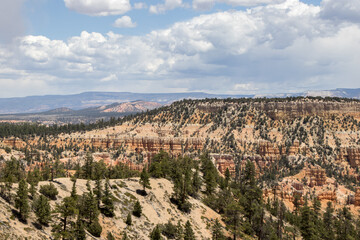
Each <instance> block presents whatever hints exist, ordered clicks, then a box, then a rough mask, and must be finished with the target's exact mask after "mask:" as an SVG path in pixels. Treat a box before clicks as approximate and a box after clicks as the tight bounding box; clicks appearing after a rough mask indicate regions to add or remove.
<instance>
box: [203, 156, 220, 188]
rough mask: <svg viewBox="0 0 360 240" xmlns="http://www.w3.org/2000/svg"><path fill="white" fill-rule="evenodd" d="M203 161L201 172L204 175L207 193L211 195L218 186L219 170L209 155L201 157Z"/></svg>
mask: <svg viewBox="0 0 360 240" xmlns="http://www.w3.org/2000/svg"><path fill="white" fill-rule="evenodd" d="M200 160H201V171H202V173H203V179H204V183H205V187H206V191H205V192H206V193H207V194H208V195H211V194H213V193H214V191H215V188H216V186H217V182H216V179H217V170H216V168H215V166H214V164H213V163H212V162H211V160H210V157H209V155H208V154H204V155H201V156H200Z"/></svg>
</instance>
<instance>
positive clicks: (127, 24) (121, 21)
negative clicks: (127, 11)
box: [114, 16, 136, 28]
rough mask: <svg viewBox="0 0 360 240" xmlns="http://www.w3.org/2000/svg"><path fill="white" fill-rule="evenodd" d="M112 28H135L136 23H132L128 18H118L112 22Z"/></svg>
mask: <svg viewBox="0 0 360 240" xmlns="http://www.w3.org/2000/svg"><path fill="white" fill-rule="evenodd" d="M114 27H117V28H134V27H136V23H134V22H132V20H131V18H130V17H129V16H122V17H121V18H118V19H116V20H115V22H114Z"/></svg>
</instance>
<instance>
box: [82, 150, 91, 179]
mask: <svg viewBox="0 0 360 240" xmlns="http://www.w3.org/2000/svg"><path fill="white" fill-rule="evenodd" d="M93 163H94V159H93V156H92V155H91V153H89V152H88V153H86V157H85V164H84V166H83V173H84V177H85V178H86V179H92V177H93V167H94V164H93Z"/></svg>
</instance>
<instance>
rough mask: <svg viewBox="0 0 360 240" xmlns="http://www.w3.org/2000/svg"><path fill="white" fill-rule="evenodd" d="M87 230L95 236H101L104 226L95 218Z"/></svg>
mask: <svg viewBox="0 0 360 240" xmlns="http://www.w3.org/2000/svg"><path fill="white" fill-rule="evenodd" d="M87 230H88V231H89V233H90V234H92V235H93V236H95V237H100V235H101V232H102V227H101V225H100V223H99V219H98V218H95V219H94V220H93V221H92V222H91V223H90V224H89V225H88V227H87Z"/></svg>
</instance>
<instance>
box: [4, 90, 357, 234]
mask: <svg viewBox="0 0 360 240" xmlns="http://www.w3.org/2000/svg"><path fill="white" fill-rule="evenodd" d="M6 127H7V128H8V130H9V131H11V128H10V126H9V125H7V126H6ZM16 127H17V132H18V131H20V130H21V125H16ZM30 127H31V126H30ZM24 128H26V126H24ZM67 128H68V129H70V128H71V126H67ZM19 129H20V130H19ZM49 129H50V128H49ZM49 131H50V130H49ZM19 136H20V138H4V139H3V140H2V143H1V144H2V146H3V149H4V150H3V151H2V152H1V155H2V157H3V159H4V162H5V163H6V162H8V161H11V156H14V157H15V158H16V159H19V160H20V161H21V160H23V161H24V164H25V166H26V167H27V168H29V169H36V168H39V169H41V171H45V169H49V168H50V167H51V166H57V168H58V167H59V166H62V168H63V169H66V170H67V171H68V172H69V174H70V172H72V174H73V173H74V172H75V171H77V169H78V168H79V167H78V166H82V169H84V170H83V171H85V169H86V162H87V159H88V158H89V157H88V156H89V155H90V156H91V157H92V158H93V159H94V164H104V165H106V166H108V168H109V170H108V171H109V172H108V176H109V177H110V178H118V177H117V176H121V177H122V178H127V176H133V175H131V174H130V175H128V171H130V173H132V174H135V175H136V174H139V172H140V171H144V169H145V171H148V172H149V174H150V175H151V176H152V177H154V178H158V179H156V180H155V179H152V180H151V181H152V186H153V185H154V184H153V182H154V181H160V182H162V181H165V182H167V180H164V179H163V178H169V176H170V179H172V181H173V184H174V186H190V185H192V183H193V181H195V180H194V179H193V178H195V176H197V175H196V174H195V173H197V172H198V171H200V172H201V174H200V176H201V177H200V179H201V182H202V183H201V184H200V185H201V190H200V189H199V188H197V191H198V193H197V194H200V195H199V196H200V198H199V199H198V200H195V199H194V198H192V194H194V192H191V191H192V190H191V189H190V190H186V189H187V187H183V188H182V189H183V190H181V191H185V193H182V194H183V195H181V194H180V195H181V196H185V197H184V198H180V197H179V196H178V198H177V199H175V200H174V201H173V202H172V203H170V205H166V204H168V202H163V203H161V204H164V206H165V205H166V207H165V208H168V207H169V206H171V204H172V206H173V207H174V206H176V204H177V205H178V208H179V209H183V211H184V209H185V211H186V209H187V200H186V196H187V195H186V194H188V196H191V197H190V198H189V202H191V203H193V204H195V205H199V206H200V202H202V203H204V204H206V205H207V206H208V207H210V208H211V209H213V211H214V213H216V214H219V215H218V216H219V217H220V218H221V219H222V220H223V221H224V223H225V224H226V225H227V227H228V228H227V229H228V230H229V232H230V234H233V235H236V237H237V239H241V238H240V237H246V236H247V235H250V236H252V237H255V238H257V237H259V236H263V235H266V236H267V237H269V238H270V236H271V235H274V234H275V235H276V236H277V238H274V239H281V236H282V234H284V235H286V236H287V237H288V238H290V237H299V236H300V235H302V236H306V234H307V233H306V232H304V231H305V230H304V229H303V228H302V227H303V226H302V225H301V224H302V223H303V222H304V221H302V220H301V219H300V218H302V217H305V215H304V216H303V214H305V212H306V211H311V213H310V214H312V216H315V215H319V216H321V217H317V218H310V219H308V220H306V221H305V222H311V223H312V224H315V226H319V229H317V230H316V231H315V230H314V232H313V233H311V234H315V235H316V234H318V235H316V236H320V235H321V234H324V228H325V226H327V224H325V223H324V222H323V220H324V219H323V218H322V216H323V213H325V212H327V211H330V210H331V209H330V210H329V205H328V204H329V203H331V208H332V209H333V210H332V211H333V212H334V214H333V217H334V219H336V224H337V225H335V224H334V223H331V224H333V225H331V226H333V228H334V229H336V231H337V232H334V234H336V235H337V236H341V234H342V233H341V229H342V228H343V227H344V226H345V225H348V226H352V227H353V230H351V231H352V232H351V234H352V236H355V233H356V231H355V229H357V227H356V226H357V225H356V221H357V219H358V218H359V215H358V212H359V210H360V188H359V187H358V183H359V179H360V172H359V167H360V101H359V100H354V99H341V98H319V97H306V98H304V97H293V98H272V99H265V98H263V99H245V98H242V99H203V100H182V101H178V102H174V103H172V104H171V105H167V106H162V107H160V108H156V109H154V110H150V111H147V112H142V113H139V114H136V115H134V116H131V117H130V116H129V117H126V118H123V119H121V121H120V120H119V121H114V122H112V123H109V125H106V124H103V125H98V127H94V128H92V130H88V131H85V130H82V131H76V130H74V131H67V132H66V133H60V134H52V133H51V132H48V133H47V132H46V129H45V130H44V129H43V132H42V134H41V135H37V136H36V134H32V135H31V136H30V135H19ZM189 159H190V160H189ZM188 162H190V163H189V164H188ZM77 164H78V165H77ZM95 166H101V165H95ZM116 167H119V168H120V169H122V170H121V171H125V172H122V174H120V175H114V176H112V175H111V171H113V170H112V169H114V168H116ZM98 168H99V167H95V169H98ZM124 169H125V170H124ZM178 170H179V171H180V173H179V172H177V171H178ZM181 171H183V172H181ZM207 171H210V172H211V174H215V172H216V174H215V175H217V176H216V177H214V176H213V178H209V176H208V174H209V173H208V172H207ZM55 172H56V174H57V172H58V170H56V171H55ZM59 172H60V173H59V174H58V176H59V177H62V176H64V172H63V173H61V171H59ZM179 176H180V179H181V180H176V178H177V177H179ZM85 177H86V175H84V176H82V178H85ZM186 178H188V180H185V179H186ZM195 179H196V178H195ZM209 179H210V180H209ZM255 179H256V180H255ZM112 181H116V180H112ZM118 181H120V180H118ZM121 181H126V180H121ZM179 181H180V182H179ZM165 182H162V184H163V187H164V186H165V185H166V184H170V183H169V182H167V183H165ZM195 182H196V181H195ZM131 183H134V184H135V182H132V181H126V185H129V186H131V187H129V189H131V190H130V192H132V191H136V189H137V188H138V187H139V186H138V183H136V184H137V185H131ZM155 185H156V183H155ZM244 185H245V186H244ZM166 186H170V185H166ZM160 188H161V187H160ZM189 188H190V187H189ZM125 189H127V188H125ZM166 189H168V188H166ZM184 189H185V190H184ZM209 189H210V190H209ZM127 190H128V189H127ZM151 191H157V190H156V189H155V188H154V189H152V190H151ZM166 191H167V192H168V193H169V191H168V190H166ZM179 191H180V190H178V191H175V192H174V193H175V195H176V194H179ZM181 191H180V192H181ZM186 191H189V192H186ZM248 191H250V192H251V193H252V194H248ZM162 194H165V193H160V192H159V193H158V192H156V193H155V192H154V195H155V196H156V197H157V198H158V196H161V195H162ZM184 194H185V195H184ZM197 194H195V195H197ZM149 195H151V194H149ZM165 195H166V194H165ZM168 196H169V195H168ZM136 197H137V198H141V197H140V196H136ZM158 199H159V198H158ZM169 199H170V198H169ZM169 199H168V200H169ZM144 201H145V199H144ZM156 201H157V200H155V202H156ZM194 201H198V202H194ZM145 202H146V201H145ZM145 202H143V200H142V204H143V203H144V204H146V203H145ZM249 202H255V203H254V204H255V205H254V206H255V207H254V206H253V205H252V204H250V205H249ZM152 204H154V203H151V204H150V205H152ZM152 206H153V205H152ZM309 206H310V207H309ZM230 207H231V208H230ZM237 207H239V210H236V209H237ZM253 207H254V208H253ZM159 208H162V207H160V206H159ZM200 208H201V207H200ZM229 208H230V209H229ZM162 209H164V208H162ZM234 209H235V210H234ZM279 209H281V210H279ZM196 211H197V208H195V209H192V210H191V213H190V214H191V215H186V214H185V215H181V214H183V213H180V212H176V213H175V212H174V213H172V215H174V216H176V217H174V220H175V219H178V218H180V219H181V218H182V216H183V217H185V218H188V217H190V218H191V219H192V214H193V212H196ZM232 211H238V212H236V214H235V216H243V217H244V219H245V220H244V222H242V223H241V224H239V225H235V226H234V225H233V224H234V222H233V221H237V220H236V219H235V220H234V219H231V217H229V216H232V213H233V212H232ZM165 212H166V211H165ZM239 212H241V214H242V215H238V213H239ZM335 213H336V214H335ZM119 214H120V213H119ZM163 214H165V213H163V212H162V213H161V215H163ZM330 214H332V213H330ZM341 214H344V215H346V214H351V219H352V221H353V222H351V223H345V222H343V220H344V219H345V217H341V216H342V215H341ZM151 215H155V213H154V212H153V214H151ZM169 217H170V216H169ZM200 218H201V217H200ZM253 218H256V219H257V220H256V221H255V220H253ZM259 218H260V219H261V220H259ZM201 219H204V217H202V218H201ZM273 219H282V220H281V221H282V222H281V223H282V224H284V225H282V226H280V227H279V226H278V225H277V224H280V223H279V222H278V221H273ZM193 220H194V219H193ZM152 221H153V222H154V223H156V222H157V221H158V220H156V219H154V220H152ZM194 221H195V220H194ZM324 221H325V220H324ZM334 221H335V220H334ZM119 224H120V223H119ZM196 224H199V226H198V229H199V234H200V233H201V234H204V235H205V236H208V235H206V234H208V233H207V232H206V230H200V229H202V227H200V223H196ZM236 224H238V222H236ZM152 227H153V225H152ZM278 227H279V228H280V229H282V230H281V231H280V232H279V231H277V232H276V231H275V230H274V229H277V228H278ZM139 228H140V229H141V228H142V226H140V225H139V226H137V227H136V229H139ZM134 229H135V228H134ZM149 229H150V228H149ZM144 231H145V230H144ZM146 231H149V230H146ZM203 231H204V232H203ZM328 231H330V230H328ZM334 231H335V230H334ZM315 232H316V233H315ZM325 232H326V231H325ZM315 235H314V236H315ZM198 236H199V235H198ZM321 236H323V235H321ZM236 237H235V238H236ZM136 238H137V237H135V239H136ZM145 239H146V238H145ZM262 239H268V238H266V237H264V238H262ZM310 239H311V238H310ZM320 239H321V238H320Z"/></svg>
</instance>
